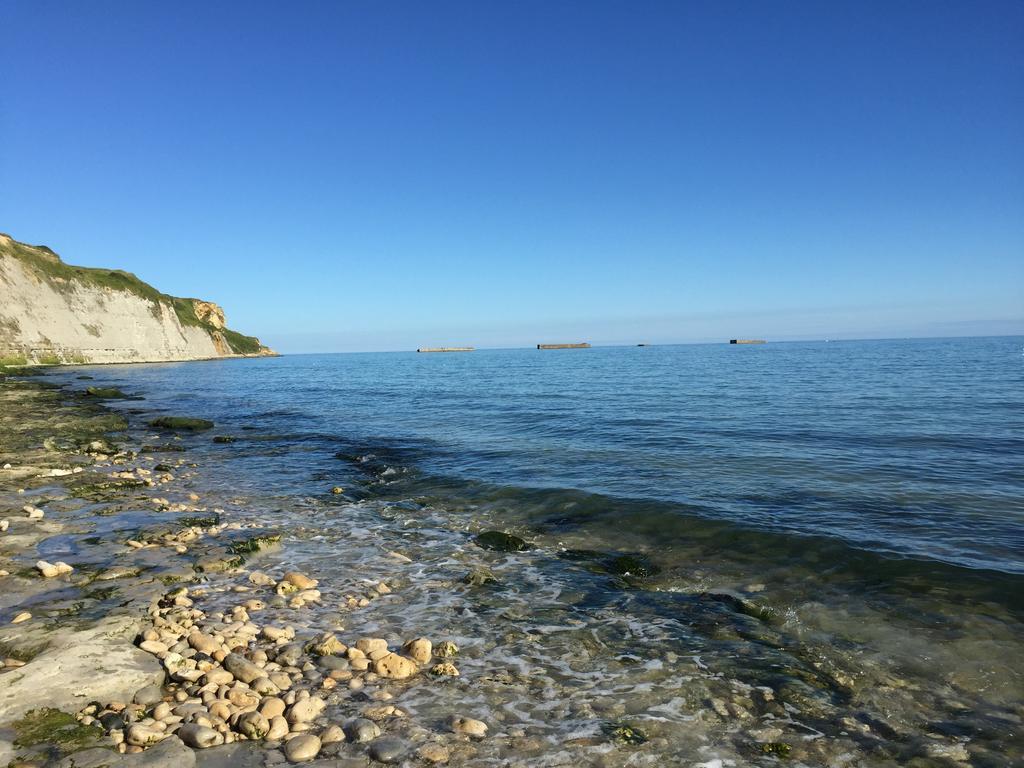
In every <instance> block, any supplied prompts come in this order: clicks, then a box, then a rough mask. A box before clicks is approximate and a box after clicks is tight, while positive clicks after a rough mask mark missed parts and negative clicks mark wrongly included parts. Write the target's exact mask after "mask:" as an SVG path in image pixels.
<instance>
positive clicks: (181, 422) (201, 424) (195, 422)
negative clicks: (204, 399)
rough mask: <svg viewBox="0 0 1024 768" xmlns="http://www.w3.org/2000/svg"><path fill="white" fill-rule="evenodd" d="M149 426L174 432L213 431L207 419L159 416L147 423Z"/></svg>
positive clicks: (210, 422) (211, 423)
mask: <svg viewBox="0 0 1024 768" xmlns="http://www.w3.org/2000/svg"><path fill="white" fill-rule="evenodd" d="M149 426H151V427H156V428H157V429H169V430H172V431H176V432H181V431H183V432H199V431H202V430H204V429H213V422H212V421H209V420H207V419H193V418H190V417H188V416H161V417H160V418H157V419H153V420H152V421H151V422H149Z"/></svg>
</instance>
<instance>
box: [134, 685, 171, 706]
mask: <svg viewBox="0 0 1024 768" xmlns="http://www.w3.org/2000/svg"><path fill="white" fill-rule="evenodd" d="M163 698H164V689H163V687H162V686H159V685H147V686H146V687H145V688H140V689H139V690H137V691H136V692H135V696H134V697H133V698H132V701H134V702H135V703H136V704H142V705H143V706H146V707H149V706H152V705H154V704H159V703H160V702H161V701H163Z"/></svg>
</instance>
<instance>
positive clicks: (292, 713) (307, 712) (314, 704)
mask: <svg viewBox="0 0 1024 768" xmlns="http://www.w3.org/2000/svg"><path fill="white" fill-rule="evenodd" d="M326 706H327V703H326V702H325V701H324V700H323V699H320V698H316V697H315V696H311V697H310V698H308V699H303V700H302V701H297V702H295V703H294V704H292V706H291V708H289V710H288V714H287V715H286V716H285V719H286V720H288V722H289V723H290V724H292V725H294V724H295V723H311V722H313V721H314V720H316V718H317V717H318V716H319V715H320V713H321V712H323V711H324V707H326Z"/></svg>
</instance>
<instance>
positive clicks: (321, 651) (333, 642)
mask: <svg viewBox="0 0 1024 768" xmlns="http://www.w3.org/2000/svg"><path fill="white" fill-rule="evenodd" d="M306 650H307V651H308V652H309V653H311V654H313V655H314V656H334V655H336V654H339V653H344V652H345V651H346V650H347V648H346V647H345V645H344V644H343V643H342V642H341V641H340V640H339V639H338V638H337V637H335V636H334V633H333V632H324V633H323V634H321V635H318V636H317V637H316V638H315V639H314V640H313V641H311V642H310V643H309V644H308V645H307V646H306Z"/></svg>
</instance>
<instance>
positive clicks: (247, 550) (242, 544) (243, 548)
mask: <svg viewBox="0 0 1024 768" xmlns="http://www.w3.org/2000/svg"><path fill="white" fill-rule="evenodd" d="M280 542H281V534H279V533H267V534H261V535H258V536H250V537H249V538H247V539H243V540H242V541H236V542H233V543H232V544H230V545H228V549H229V550H231V552H233V553H234V554H236V555H251V554H254V553H256V552H259V551H261V550H264V549H266V548H267V547H272V546H273V545H275V544H279V543H280Z"/></svg>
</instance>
